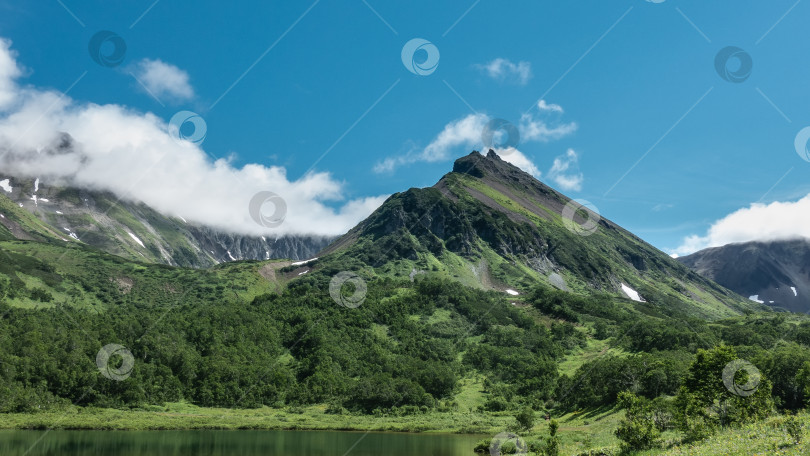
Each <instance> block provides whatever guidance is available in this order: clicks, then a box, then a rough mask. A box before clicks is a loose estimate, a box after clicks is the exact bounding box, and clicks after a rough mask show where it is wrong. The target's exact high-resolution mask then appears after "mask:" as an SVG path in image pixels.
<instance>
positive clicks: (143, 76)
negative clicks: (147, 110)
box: [132, 59, 194, 101]
mask: <svg viewBox="0 0 810 456" xmlns="http://www.w3.org/2000/svg"><path fill="white" fill-rule="evenodd" d="M132 74H133V75H134V76H135V78H136V79H137V80H138V82H140V83H141V84H143V86H144V88H145V89H146V90H147V91H148V92H149V93H150V94H151V95H152V96H154V97H157V98H158V99H163V98H168V99H169V100H173V101H185V100H190V99H191V98H194V89H193V88H192V87H191V84H190V83H189V82H188V80H189V77H188V73H186V72H185V71H183V70H181V69H180V68H177V67H176V66H174V65H172V64H169V63H166V62H163V61H161V60H150V59H143V60H141V61H140V62H138V63H136V64H135V65H134V66H133V67H132Z"/></svg>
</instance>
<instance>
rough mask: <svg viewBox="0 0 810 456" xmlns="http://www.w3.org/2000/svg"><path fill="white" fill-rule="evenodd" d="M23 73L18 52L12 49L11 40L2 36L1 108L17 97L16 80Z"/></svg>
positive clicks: (0, 51)
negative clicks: (18, 63)
mask: <svg viewBox="0 0 810 456" xmlns="http://www.w3.org/2000/svg"><path fill="white" fill-rule="evenodd" d="M21 74H22V71H21V69H20V67H19V66H18V65H17V60H16V53H14V52H13V51H12V50H11V41H9V40H5V39H3V38H0V110H2V109H4V108H6V107H8V106H9V105H10V104H11V103H12V102H13V101H14V99H15V98H16V88H15V83H14V81H15V79H17V78H18V77H20V75H21Z"/></svg>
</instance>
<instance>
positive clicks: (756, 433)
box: [0, 403, 810, 456]
mask: <svg viewBox="0 0 810 456" xmlns="http://www.w3.org/2000/svg"><path fill="white" fill-rule="evenodd" d="M325 410H326V406H325V405H320V406H311V407H305V408H285V409H275V408H269V407H265V408H259V409H225V408H204V407H196V406H193V405H189V404H186V403H169V404H166V405H165V406H154V407H150V408H149V409H148V410H146V409H144V410H117V409H104V408H80V407H73V408H70V409H68V410H65V411H61V412H43V413H12V414H0V429H72V430H156V431H157V430H200V429H221V430H334V431H370V432H409V433H462V434H477V435H482V436H485V437H489V436H494V435H495V434H497V433H499V432H502V431H504V430H506V429H511V428H513V426H514V418H513V417H512V416H511V415H509V414H506V413H503V414H499V413H472V412H461V411H453V412H443V413H440V412H429V413H425V414H418V415H409V416H382V417H375V416H369V415H349V414H345V415H332V414H327V413H325ZM622 415H623V413H622V412H617V411H615V410H597V411H590V412H583V413H571V414H567V415H565V416H562V417H557V418H556V419H557V420H558V421H559V423H560V433H559V435H560V440H561V442H560V443H561V454H580V453H584V452H585V451H586V450H588V449H594V448H601V449H605V450H608V451H611V452H612V453H606V454H618V447H619V441H618V440H617V439H616V437H615V436H614V435H613V431H614V430H615V429H616V426H617V425H618V423H619V420H620V419H621V418H622ZM800 418H801V421H802V423H803V426H804V428H803V435H804V438H803V439H802V442H801V443H799V444H795V442H793V441H791V439H790V437H789V436H788V435H787V434H786V432H785V431H784V429H783V428H782V422H783V420H784V418H783V417H780V416H777V417H772V418H769V419H766V420H764V421H761V422H757V423H752V424H749V425H745V426H742V427H739V428H733V429H726V430H723V431H721V432H720V433H718V434H717V435H715V436H713V437H710V438H709V439H707V440H704V441H701V442H695V443H691V444H682V443H681V442H680V435H678V434H677V433H675V432H665V433H664V434H663V435H662V442H661V443H662V447H661V448H658V449H654V450H648V451H642V452H638V453H636V454H638V455H639V456H642V455H643V456H658V455H672V456H675V455H695V456H703V455H707V456H708V455H716V454H728V455H739V456H743V455H760V454H779V455H803V454H808V453H810V415H808V414H806V413H805V414H802V415H800ZM547 426H548V423H547V422H546V421H545V420H543V419H538V422H537V424H536V425H535V426H534V427H533V428H532V429H531V430H530V431H525V432H520V435H521V437H523V438H524V439H526V440H532V439H534V440H542V438H543V436H545V435H547V432H548V428H547ZM470 454H471V455H472V454H474V453H473V452H472V448H471V449H470Z"/></svg>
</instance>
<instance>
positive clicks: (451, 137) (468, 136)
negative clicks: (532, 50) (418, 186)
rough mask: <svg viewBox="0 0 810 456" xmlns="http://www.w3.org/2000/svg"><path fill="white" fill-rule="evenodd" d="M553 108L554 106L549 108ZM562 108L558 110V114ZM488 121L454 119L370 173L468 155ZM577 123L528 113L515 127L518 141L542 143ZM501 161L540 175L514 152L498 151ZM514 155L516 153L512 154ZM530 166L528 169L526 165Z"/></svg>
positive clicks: (473, 117)
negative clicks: (426, 140)
mask: <svg viewBox="0 0 810 456" xmlns="http://www.w3.org/2000/svg"><path fill="white" fill-rule="evenodd" d="M551 106H557V105H551ZM561 110H562V108H560V112H561ZM490 120H491V118H490V117H489V116H487V115H485V114H470V115H467V116H466V117H462V118H461V119H457V120H454V121H452V122H450V123H448V124H447V125H445V126H444V128H443V129H442V131H441V132H440V133H439V134H438V135H437V136H436V137H435V138H434V139H433V141H431V142H430V144H428V145H427V146H426V147H425V148H424V149H422V150H419V149H418V148H417V147H413V148H411V149H410V150H408V151H407V152H405V153H403V154H400V155H397V156H393V157H388V158H386V159H385V160H383V161H381V162H379V163H377V164H376V165H375V166H374V172H377V173H383V172H391V171H393V170H394V169H395V168H397V167H399V166H402V165H407V164H412V163H417V162H428V163H432V162H438V161H443V160H447V159H449V158H450V157H451V156H453V155H458V154H459V153H466V152H469V151H470V149H474V148H479V149H480V148H482V146H483V139H482V134H483V132H484V129H485V127H486V126H487V124H488V123H489V121H490ZM576 129H577V124H576V123H574V122H570V123H562V124H554V125H550V124H549V123H548V121H547V120H546V119H545V118H535V117H534V116H533V115H532V114H524V115H523V116H521V119H520V122H519V124H518V131H519V132H520V142H521V143H528V142H542V143H546V142H549V141H552V140H557V139H560V138H563V137H565V136H568V135H570V134H572V133H573V132H575V131H576ZM497 152H499V154H498V155H500V156H501V157H502V158H503V159H504V160H506V161H509V160H507V158H510V159H512V160H515V162H514V163H513V164H514V165H515V166H518V167H519V168H521V169H523V170H524V171H526V172H528V173H530V174H532V175H534V176H536V177H539V176H540V172H539V170H538V169H537V167H536V166H534V164H531V161H530V160H529V159H528V158H526V156H525V155H524V154H523V153H521V152H520V151H519V150H518V149H516V148H513V147H510V148H508V149H502V150H498V151H497ZM514 152H517V153H514ZM530 164H531V166H529V165H530Z"/></svg>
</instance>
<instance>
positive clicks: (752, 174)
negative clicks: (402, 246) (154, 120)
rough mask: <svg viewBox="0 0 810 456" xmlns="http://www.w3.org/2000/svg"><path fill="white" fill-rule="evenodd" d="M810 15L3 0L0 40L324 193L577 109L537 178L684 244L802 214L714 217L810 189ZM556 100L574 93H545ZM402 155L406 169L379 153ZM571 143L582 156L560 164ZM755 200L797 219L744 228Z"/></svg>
mask: <svg viewBox="0 0 810 456" xmlns="http://www.w3.org/2000/svg"><path fill="white" fill-rule="evenodd" d="M808 18H810V4H805V3H801V2H796V0H786V1H783V0H771V1H768V2H748V3H747V4H746V6H745V7H742V6H741V5H740V2H737V1H712V2H706V1H700V0H695V1H688V0H683V1H671V0H666V1H662V2H660V3H653V2H648V1H643V0H635V1H618V0H616V1H604V0H593V1H585V0H583V1H566V2H547V1H542V2H538V1H530V0H520V1H513V2H509V3H508V4H504V3H503V2H495V1H492V0H480V1H475V0H470V1H464V2H461V1H458V2H435V1H433V2H428V1H409V2H404V1H400V2H390V1H389V2H383V1H380V0H367V1H363V0H357V1H353V0H346V1H340V2H337V1H334V0H321V1H318V2H314V3H313V2H309V1H302V2H279V1H272V2H239V3H238V4H236V5H233V6H232V5H229V6H227V7H223V6H222V4H221V2H210V1H196V2H176V1H169V0H162V1H160V0H158V1H157V2H155V1H154V0H148V1H127V2H122V1H112V2H111V1H103V2H102V1H82V2H78V1H74V0H61V1H40V2H10V1H0V37H3V38H5V39H7V40H10V42H11V43H12V44H11V48H12V49H13V51H14V52H15V53H16V54H15V55H16V60H17V62H18V64H19V66H20V67H22V68H24V74H23V75H22V76H20V77H19V78H18V82H19V84H25V85H31V86H34V87H37V88H41V89H43V90H44V89H45V88H50V89H54V90H57V91H62V92H64V91H66V90H67V89H68V88H70V91H69V92H68V95H69V97H70V98H71V99H72V100H75V101H76V103H95V104H99V105H106V104H114V105H120V106H125V107H127V109H131V110H133V111H135V112H138V113H149V112H151V113H154V114H155V115H156V116H157V117H159V118H160V119H163V120H164V121H165V122H168V121H169V119H170V118H171V117H172V116H173V115H174V114H175V113H176V112H178V111H181V110H188V111H193V112H195V113H198V114H199V115H200V116H201V117H203V118H204V119H205V122H206V125H207V134H206V137H205V141H204V143H203V144H202V147H203V148H204V149H205V151H206V152H207V153H208V154H209V156H211V157H216V158H220V157H230V159H231V162H230V163H231V165H232V166H233V167H235V168H241V167H243V166H244V165H246V164H250V163H257V164H261V165H264V166H267V167H283V169H284V170H285V171H286V175H285V178H286V179H288V180H290V181H296V180H298V179H300V178H301V177H302V176H303V175H304V174H305V173H307V172H308V171H319V172H328V173H329V176H330V179H332V180H333V181H334V182H335V183H337V184H339V187H340V188H339V191H340V193H341V199H337V200H334V201H330V200H324V201H323V202H324V204H326V205H327V206H328V207H338V206H339V205H341V204H344V203H345V202H346V201H351V200H357V199H362V198H366V197H376V196H380V195H387V194H391V193H393V192H396V191H402V190H405V189H407V188H409V187H421V186H429V185H432V184H434V183H435V182H436V181H437V180H438V179H439V178H440V177H441V176H442V175H443V174H444V173H446V172H448V171H449V170H450V168H451V166H452V161H453V159H454V158H456V157H458V156H461V155H464V154H467V153H469V151H470V149H472V148H473V147H475V148H479V149H480V148H481V147H483V146H482V145H481V144H475V145H473V144H468V143H467V142H465V141H466V140H464V139H459V140H458V141H455V142H454V141H448V142H447V143H446V144H444V145H442V147H441V153H439V154H434V155H433V156H430V157H428V156H427V155H425V153H424V152H425V148H428V147H429V146H430V145H431V144H432V143H434V146H435V141H436V140H437V138H438V137H439V135H440V133H441V132H442V131H443V129H445V127H446V126H447V125H454V122H459V121H462V120H463V119H465V118H468V117H469V116H473V115H474V114H475V113H478V115H479V116H482V117H479V118H478V119H479V120H480V119H489V118H502V119H506V120H508V121H510V122H513V123H514V124H515V125H519V124H529V125H541V126H545V127H548V128H549V129H551V130H552V131H561V130H555V129H560V128H564V127H565V126H567V125H573V124H575V126H576V128H575V130H573V131H567V132H566V133H564V134H563V133H561V134H558V135H554V134H549V135H545V136H543V135H540V136H539V137H538V138H536V139H535V140H532V139H531V138H528V139H526V140H524V141H522V142H521V143H519V144H518V146H517V148H518V149H519V151H520V152H519V153H521V154H522V156H525V157H526V159H527V160H529V161H530V162H531V163H532V164H533V165H534V166H535V168H536V170H537V172H538V173H539V175H540V178H541V180H543V181H545V182H547V183H549V184H550V185H552V186H554V187H556V188H558V189H560V190H562V191H563V192H564V193H566V194H568V195H569V196H571V197H574V198H581V199H585V200H588V201H590V202H591V203H593V204H594V205H595V206H596V207H598V209H599V211H600V212H601V213H602V214H603V215H604V216H606V217H608V218H610V219H612V220H614V221H615V222H617V223H619V224H621V225H623V226H624V227H626V228H628V229H629V230H631V231H633V232H635V233H636V234H638V235H639V236H641V237H642V238H644V239H645V240H647V241H648V242H650V243H652V244H653V245H655V246H657V247H659V248H661V249H663V250H666V251H673V249H675V248H677V247H678V246H682V245H684V239H685V238H686V237H687V236H693V235H694V236H698V237H699V239H698V238H693V246H699V247H700V246H705V245H710V244H717V243H722V242H726V241H730V240H745V239H747V238H767V237H786V236H790V235H791V234H795V235H801V234H802V233H800V232H799V231H796V230H801V229H806V228H805V227H799V226H795V227H793V225H798V224H799V223H800V222H801V220H794V219H793V218H790V217H791V215H790V214H791V213H792V212H795V211H796V210H798V209H799V208H801V207H803V206H794V205H790V204H788V205H771V206H764V207H761V208H759V209H757V208H754V210H749V211H748V212H746V213H745V214H742V215H740V214H737V219H735V220H737V221H738V222H737V224H735V226H733V227H730V228H728V227H726V228H722V227H721V225H722V223H721V222H720V221H721V219H723V218H724V217H727V216H728V215H729V214H732V213H735V211H739V210H740V209H743V208H748V207H749V206H750V205H751V204H752V203H756V202H761V203H764V204H767V203H772V202H775V201H778V202H784V203H791V202H794V203H795V202H796V201H799V200H800V199H801V198H803V197H805V196H806V195H807V194H808V193H810V185H809V184H808V179H807V177H808V173H809V172H810V163H808V162H807V161H805V160H802V159H801V157H800V156H799V155H798V154H797V153H796V150H795V148H794V138H795V137H796V135H797V133H798V132H799V131H800V130H801V129H802V128H804V127H806V126H808V125H810V109H808V106H810V103H808V101H810V84H809V83H808V81H810V77H809V76H810V61H809V60H808V59H807V58H806V56H807V55H810V40H807V39H805V36H806V32H805V24H806V23H807V19H808ZM99 30H109V31H112V32H114V33H116V34H118V35H119V36H120V37H121V38H122V39H123V40H124V41H125V42H126V45H127V51H126V56H125V60H124V62H123V63H122V64H121V65H120V66H117V67H115V68H107V67H104V66H102V65H98V64H96V63H95V62H94V61H93V60H92V59H91V58H90V55H89V53H88V42H89V41H90V40H91V37H93V35H94V34H96V33H97V32H98V31H99ZM414 38H421V39H424V40H427V41H429V42H431V43H432V44H433V45H435V47H436V49H438V51H439V53H440V59H439V63H438V66H437V67H436V69H435V71H433V72H432V73H431V74H428V75H418V74H413V73H412V72H410V71H408V69H407V68H406V67H405V65H403V62H402V58H401V51H402V48H403V46H404V45H405V43H406V42H408V41H409V40H411V39H414ZM727 46H737V47H739V48H741V49H742V50H743V51H744V52H745V53H747V54H748V55H750V57H751V60H752V62H753V69H752V71H751V73H750V76H749V77H748V78H747V79H746V80H744V81H743V82H739V83H734V82H728V81H726V80H724V79H722V78H721V77H720V75H719V74H718V72H717V70H716V68H715V57H716V55H717V54H718V52H719V51H720V50H721V49H723V48H725V47H727ZM420 58H422V57H421V56H420V55H418V56H417V60H418V59H420ZM498 59H502V60H498ZM150 62H151V64H152V65H153V66H152V67H149V68H151V69H152V70H154V71H155V73H153V76H155V75H156V76H157V77H158V78H160V76H161V75H163V76H166V75H167V74H171V75H174V76H176V75H177V74H179V75H181V76H182V75H185V76H187V77H188V80H187V81H184V80H183V79H182V78H180V80H177V81H174V82H176V84H175V83H173V84H172V85H171V86H166V85H165V84H164V86H161V85H160V83H159V81H158V82H156V83H155V84H150V80H149V79H144V78H148V75H149V73H148V71H147V70H148V68H147V66H148V65H149V64H150ZM155 62H158V64H156V63H155ZM493 62H495V63H493ZM498 62H500V65H498ZM735 62H736V61H731V62H729V65H730V66H729V67H728V68H730V70H731V71H734V70H735V69H736V68H735V66H734V65H736V63H735ZM155 65H156V66H155ZM161 65H163V66H161ZM488 65H489V66H488ZM85 72H86V73H85ZM175 73H176V74H175ZM82 75H84V76H83V77H82ZM133 75H134V76H133ZM77 80H78V82H76V81H77ZM144 86H146V87H147V88H151V92H152V94H151V95H150V93H148V90H147V89H145V88H144ZM153 95H154V96H153ZM541 99H543V100H544V101H545V102H546V106H550V107H560V109H561V110H562V111H563V112H558V111H557V110H555V109H547V110H545V111H544V110H541V109H538V108H537V107H536V105H537V103H538V102H539V101H540V100H541ZM527 111H529V114H528V115H529V116H530V117H529V118H526V117H525V116H526V114H525V113H526V112H527ZM475 125H477V124H475ZM522 133H523V132H522ZM524 136H527V135H525V134H524ZM435 150H436V148H435V147H434V148H433V149H430V151H434V152H435ZM569 150H571V151H573V155H572V153H571V152H568V151H569ZM419 157H421V159H420V158H419ZM426 157H427V158H426ZM572 157H576V158H575V159H572ZM642 157H643V159H641V158H642ZM386 159H389V160H394V161H396V163H398V166H395V167H393V169H387V170H383V169H381V168H383V167H381V166H380V164H381V163H384V162H385V160H386ZM555 159H557V160H558V165H560V166H558V168H560V167H562V168H564V165H565V164H568V166H569V167H568V169H566V170H564V172H557V173H555V172H554V171H553V170H552V168H554V161H555ZM639 159H641V161H640V162H638V160H639ZM212 160H213V159H212ZM397 160H399V161H397ZM637 162H638V163H637ZM636 163H637V164H636ZM634 164H635V165H634ZM558 171H559V169H558ZM554 176H557V179H554ZM561 176H562V177H568V178H574V180H575V181H577V182H578V185H572V184H571V182H570V181H569V182H568V184H565V185H564V184H561V183H560V182H565V181H564V180H562V179H561ZM580 177H581V181H579V180H578V179H579V178H580ZM563 187H564V188H563ZM795 204H799V203H795ZM769 211H770V212H769ZM353 214H354V213H353ZM746 217H748V218H746ZM752 219H753V220H754V221H761V220H767V221H769V223H773V224H780V225H788V228H783V229H782V230H781V231H778V232H777V233H776V234H774V232H771V231H772V230H771V231H769V229H768V227H761V226H756V227H754V228H751V229H750V230H747V231H746V230H745V229H743V228H740V227H739V226H738V224H742V225H746V226H747V225H749V224H751V223H754V222H752V221H751V220H752ZM727 222H728V221H727ZM727 224H728V223H727ZM754 224H756V223H754ZM713 225H714V226H716V228H715V232H714V233H713V234H711V233H709V234H708V235H707V230H709V229H710V227H712V226H713ZM794 228H795V230H794ZM791 230H794V231H795V232H792V231H791ZM739 231H743V232H742V233H740V232H739ZM688 250H689V248H684V249H682V250H681V253H686V252H687V251H688Z"/></svg>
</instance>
